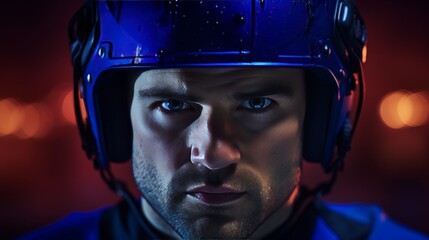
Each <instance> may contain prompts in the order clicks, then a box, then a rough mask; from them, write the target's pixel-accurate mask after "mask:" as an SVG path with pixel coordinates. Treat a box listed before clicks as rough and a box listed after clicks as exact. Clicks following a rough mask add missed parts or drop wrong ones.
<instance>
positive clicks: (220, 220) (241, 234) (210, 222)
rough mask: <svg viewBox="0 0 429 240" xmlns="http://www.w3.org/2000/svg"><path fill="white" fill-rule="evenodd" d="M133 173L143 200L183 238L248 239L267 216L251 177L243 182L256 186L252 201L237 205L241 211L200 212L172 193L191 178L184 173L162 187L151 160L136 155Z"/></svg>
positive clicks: (258, 190)
mask: <svg viewBox="0 0 429 240" xmlns="http://www.w3.org/2000/svg"><path fill="white" fill-rule="evenodd" d="M133 170H134V178H135V180H136V183H137V186H138V187H139V190H140V192H141V193H142V195H143V197H144V198H145V199H146V201H147V202H148V203H149V204H150V205H151V206H152V208H153V209H154V210H155V211H156V212H157V213H158V214H159V215H160V216H161V217H162V218H163V219H164V220H165V221H166V222H167V223H168V224H169V225H170V226H171V227H172V228H173V229H174V230H175V231H176V232H177V233H178V234H179V236H181V237H182V238H183V239H242V238H247V237H249V236H250V235H251V234H252V233H253V232H254V231H255V230H256V229H257V228H258V226H259V225H260V223H261V222H263V220H265V218H266V217H267V214H266V213H267V209H265V211H264V209H263V206H264V205H266V203H265V204H264V203H263V199H262V197H261V196H260V194H258V193H260V192H262V189H261V188H262V187H261V184H260V183H259V182H258V181H257V180H255V178H254V176H250V175H249V176H247V177H246V179H245V180H243V182H247V184H248V185H249V186H257V187H254V190H253V191H252V193H251V194H250V195H251V196H252V197H253V199H250V200H249V201H248V202H249V204H246V205H240V209H237V208H233V209H231V211H226V210H224V209H219V210H220V211H216V209H204V208H201V209H202V210H203V211H204V212H203V213H202V212H200V211H198V209H197V210H195V209H192V208H190V207H189V206H187V207H186V204H187V203H186V201H185V198H186V195H185V194H183V193H182V194H180V193H178V192H177V191H176V190H175V189H180V186H184V185H186V184H187V183H189V182H190V181H189V179H193V177H192V176H188V175H187V173H186V172H181V173H179V174H175V175H174V176H173V178H172V180H171V181H170V182H169V183H168V184H167V186H165V184H163V181H162V178H161V176H160V174H159V172H158V170H157V169H156V167H155V165H154V164H152V162H151V161H150V160H149V161H145V159H142V158H141V155H140V154H135V152H134V153H133ZM188 197H189V196H188ZM205 210H207V211H205ZM264 212H265V213H264ZM268 212H270V211H268Z"/></svg>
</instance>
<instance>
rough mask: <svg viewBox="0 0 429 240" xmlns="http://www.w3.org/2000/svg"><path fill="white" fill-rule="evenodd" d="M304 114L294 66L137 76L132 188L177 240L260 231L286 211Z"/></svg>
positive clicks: (282, 218)
mask: <svg viewBox="0 0 429 240" xmlns="http://www.w3.org/2000/svg"><path fill="white" fill-rule="evenodd" d="M304 112H305V86H304V71H303V70H302V69H286V68H198V69H189V68H188V69H186V68H185V69H158V70H149V71H145V72H143V73H142V74H141V75H140V76H139V77H138V78H137V80H136V82H135V86H134V97H133V100H132V107H131V121H132V126H133V167H134V176H135V179H136V182H137V185H138V187H139V189H140V191H141V192H142V194H143V195H144V198H145V201H147V202H148V203H149V205H150V206H151V207H150V209H151V210H153V209H155V211H156V212H157V213H158V214H159V215H160V216H161V217H162V218H163V219H165V220H166V221H167V222H168V224H169V225H171V226H172V228H173V229H174V230H175V231H177V233H179V235H180V236H182V237H184V238H186V239H195V238H244V237H249V236H250V235H251V234H253V235H252V236H256V235H257V233H258V231H259V234H261V233H263V232H264V231H267V230H266V229H269V228H271V227H270V226H274V227H276V226H278V225H280V224H282V223H283V222H284V221H285V220H286V218H287V216H288V214H289V213H290V210H291V207H292V206H291V196H292V195H293V194H292V192H294V190H295V189H296V185H297V184H298V181H299V173H300V160H301V142H302V128H303V119H304ZM145 209H146V208H145ZM158 214H157V215H158ZM145 215H146V216H147V217H148V218H149V220H150V221H151V222H152V223H153V224H154V225H155V226H156V225H161V222H160V220H159V218H156V217H154V216H153V212H152V213H150V211H148V210H147V209H146V210H145ZM156 219H158V220H156ZM268 225H269V226H268ZM156 227H158V228H161V229H164V228H163V227H161V226H156Z"/></svg>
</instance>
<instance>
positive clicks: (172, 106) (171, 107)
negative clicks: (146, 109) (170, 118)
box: [161, 100, 191, 112]
mask: <svg viewBox="0 0 429 240" xmlns="http://www.w3.org/2000/svg"><path fill="white" fill-rule="evenodd" d="M161 108H162V109H163V110H166V111H170V112H177V111H183V110H188V109H190V108H191V105H190V104H189V103H187V102H183V101H179V100H166V101H163V102H161Z"/></svg>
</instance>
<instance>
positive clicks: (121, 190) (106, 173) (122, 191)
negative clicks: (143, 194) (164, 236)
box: [99, 169, 158, 239]
mask: <svg viewBox="0 0 429 240" xmlns="http://www.w3.org/2000/svg"><path fill="white" fill-rule="evenodd" d="M99 171H100V175H101V178H102V179H103V181H104V182H105V183H106V184H107V186H109V188H110V189H111V190H112V191H113V192H115V193H116V194H117V195H118V196H120V197H122V198H123V199H124V200H125V201H126V202H127V204H128V206H129V207H130V209H131V212H132V213H133V215H134V216H135V219H136V220H137V222H138V224H139V226H140V227H141V228H142V230H143V231H144V232H145V234H146V235H147V236H148V237H149V239H157V238H158V237H157V236H156V235H155V234H154V232H153V231H152V230H151V229H150V228H149V227H148V225H147V224H146V223H145V220H144V217H143V213H142V210H141V209H140V206H139V205H138V202H137V201H136V200H135V198H134V197H133V195H132V194H131V193H130V191H129V190H128V188H127V187H126V185H125V184H124V183H123V182H122V181H119V180H118V179H116V178H115V176H114V175H113V174H112V172H111V171H110V170H109V169H100V170H99Z"/></svg>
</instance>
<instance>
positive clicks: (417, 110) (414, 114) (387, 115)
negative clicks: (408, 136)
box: [379, 90, 429, 129]
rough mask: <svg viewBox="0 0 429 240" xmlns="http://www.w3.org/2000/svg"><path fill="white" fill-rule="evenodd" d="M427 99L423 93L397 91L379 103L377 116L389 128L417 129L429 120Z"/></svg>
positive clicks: (426, 95)
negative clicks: (378, 115)
mask: <svg viewBox="0 0 429 240" xmlns="http://www.w3.org/2000/svg"><path fill="white" fill-rule="evenodd" d="M428 99H429V97H428V94H427V93H425V92H418V93H411V92H408V91H405V90H398V91H395V92H392V93H389V94H388V95H386V96H385V97H384V98H383V100H382V101H381V103H380V107H379V114H380V117H381V119H382V120H383V122H384V123H385V124H386V125H387V126H388V127H390V128H394V129H399V128H404V127H417V126H421V125H424V124H426V123H427V122H428V119H429V100H428Z"/></svg>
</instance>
